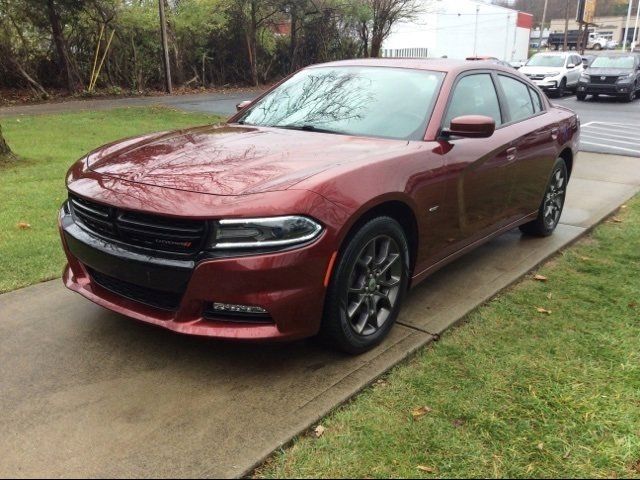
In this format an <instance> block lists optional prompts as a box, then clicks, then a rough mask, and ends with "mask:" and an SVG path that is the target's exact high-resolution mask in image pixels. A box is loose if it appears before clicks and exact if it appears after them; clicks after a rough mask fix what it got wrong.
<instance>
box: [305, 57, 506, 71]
mask: <svg viewBox="0 0 640 480" xmlns="http://www.w3.org/2000/svg"><path fill="white" fill-rule="evenodd" d="M320 67H395V68H408V69H412V70H431V71H435V72H444V73H459V72H464V71H466V70H481V69H492V70H502V71H505V72H511V71H512V70H511V69H510V68H508V67H506V66H503V65H500V64H498V63H496V62H495V61H494V60H454V59H451V58H358V59H353V60H340V61H337V62H328V63H320V64H316V65H311V66H309V67H307V68H320Z"/></svg>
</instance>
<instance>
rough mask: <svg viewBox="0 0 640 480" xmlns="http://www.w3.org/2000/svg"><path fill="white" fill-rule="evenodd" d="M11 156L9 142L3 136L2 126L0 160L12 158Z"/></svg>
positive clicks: (0, 127) (0, 130)
mask: <svg viewBox="0 0 640 480" xmlns="http://www.w3.org/2000/svg"><path fill="white" fill-rule="evenodd" d="M10 156H11V149H10V148H9V145H7V142H6V141H5V139H4V137H3V136H2V125H0V158H3V157H10Z"/></svg>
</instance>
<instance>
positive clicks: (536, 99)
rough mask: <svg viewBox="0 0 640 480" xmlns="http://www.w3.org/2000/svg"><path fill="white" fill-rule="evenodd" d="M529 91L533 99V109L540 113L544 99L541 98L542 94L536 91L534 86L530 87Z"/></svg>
mask: <svg viewBox="0 0 640 480" xmlns="http://www.w3.org/2000/svg"><path fill="white" fill-rule="evenodd" d="M529 93H530V94H531V99H532V100H533V110H534V111H535V112H536V113H538V112H541V111H542V99H541V98H540V94H539V93H538V92H536V91H535V90H534V89H533V88H531V87H529Z"/></svg>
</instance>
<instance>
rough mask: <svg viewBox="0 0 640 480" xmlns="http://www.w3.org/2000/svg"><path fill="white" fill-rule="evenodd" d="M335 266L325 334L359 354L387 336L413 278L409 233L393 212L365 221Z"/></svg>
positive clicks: (327, 341)
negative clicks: (395, 218) (410, 274)
mask: <svg viewBox="0 0 640 480" xmlns="http://www.w3.org/2000/svg"><path fill="white" fill-rule="evenodd" d="M347 242H348V243H347V244H346V247H345V248H344V249H343V251H342V252H341V255H340V257H339V260H338V263H337V265H336V267H335V270H334V272H333V276H332V279H331V282H330V284H329V288H328V290H327V298H326V301H325V309H324V318H323V320H322V326H321V329H320V335H319V336H320V339H321V340H322V341H323V342H324V343H325V344H328V345H329V346H332V347H335V348H338V349H339V350H342V351H344V352H347V353H351V354H359V353H363V352H366V351H367V350H370V349H371V348H373V347H375V346H376V345H378V344H379V343H380V342H382V340H383V339H384V338H385V337H386V336H387V334H388V333H389V331H390V330H391V328H392V327H393V324H394V323H395V320H396V318H397V316H398V313H399V311H400V305H401V303H402V300H403V298H404V295H405V292H406V290H407V286H408V283H409V247H408V244H407V240H406V236H405V233H404V231H403V229H402V227H401V226H400V224H398V222H397V221H395V220H394V219H392V218H390V217H377V218H374V219H372V220H369V221H368V222H367V223H366V224H364V225H363V226H362V227H361V228H360V229H359V230H358V231H357V232H356V233H355V234H354V235H353V236H352V237H351V238H350V239H349V240H348V241H347Z"/></svg>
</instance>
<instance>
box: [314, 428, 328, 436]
mask: <svg viewBox="0 0 640 480" xmlns="http://www.w3.org/2000/svg"><path fill="white" fill-rule="evenodd" d="M325 431H326V428H324V427H323V426H322V425H318V426H317V427H316V428H314V429H313V436H314V437H316V438H320V437H321V436H323V435H324V432H325Z"/></svg>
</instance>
